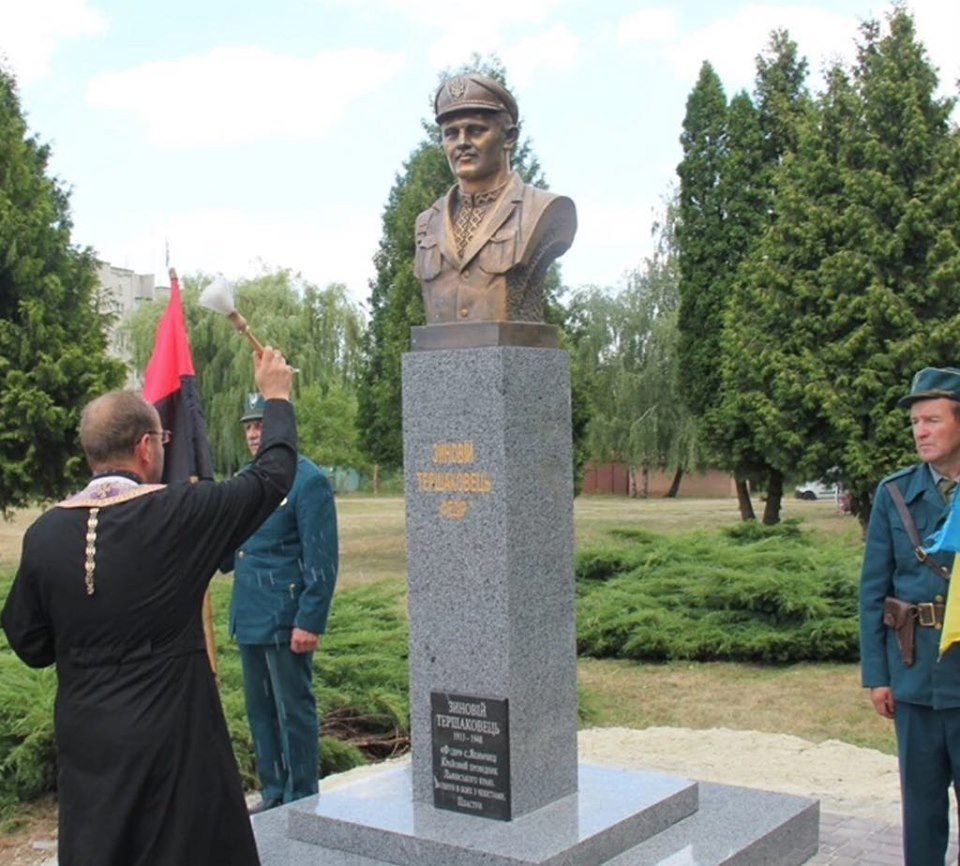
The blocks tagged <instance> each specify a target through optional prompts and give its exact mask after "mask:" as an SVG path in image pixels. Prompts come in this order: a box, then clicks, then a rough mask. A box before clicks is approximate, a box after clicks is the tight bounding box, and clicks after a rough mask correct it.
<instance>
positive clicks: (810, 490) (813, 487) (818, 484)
mask: <svg viewBox="0 0 960 866" xmlns="http://www.w3.org/2000/svg"><path fill="white" fill-rule="evenodd" d="M839 492H840V491H839V488H838V486H837V485H836V484H824V483H823V482H822V481H804V482H803V484H798V485H797V486H796V488H795V489H794V491H793V495H794V496H796V497H797V499H809V500H810V501H813V500H814V499H833V500H834V501H837V500H838V496H839Z"/></svg>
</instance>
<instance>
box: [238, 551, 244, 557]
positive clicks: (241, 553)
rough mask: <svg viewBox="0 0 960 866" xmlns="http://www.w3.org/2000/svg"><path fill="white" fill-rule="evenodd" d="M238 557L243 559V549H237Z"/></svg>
mask: <svg viewBox="0 0 960 866" xmlns="http://www.w3.org/2000/svg"><path fill="white" fill-rule="evenodd" d="M237 559H243V551H242V550H238V551H237Z"/></svg>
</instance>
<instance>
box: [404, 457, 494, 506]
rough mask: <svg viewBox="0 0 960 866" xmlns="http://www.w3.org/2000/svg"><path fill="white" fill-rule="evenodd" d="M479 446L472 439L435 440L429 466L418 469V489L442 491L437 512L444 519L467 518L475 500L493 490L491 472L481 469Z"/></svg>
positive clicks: (421, 491) (427, 491) (434, 492)
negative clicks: (478, 455)
mask: <svg viewBox="0 0 960 866" xmlns="http://www.w3.org/2000/svg"><path fill="white" fill-rule="evenodd" d="M476 460H477V455H476V448H475V447H474V444H473V442H472V441H470V440H466V441H463V442H435V443H433V447H432V448H431V451H430V461H431V464H432V465H431V466H430V468H429V469H427V468H425V469H423V470H419V469H418V470H417V472H416V479H417V484H416V488H415V489H416V492H417V493H419V494H428V495H434V494H439V500H438V505H437V514H438V515H439V516H440V517H441V518H443V519H444V520H463V519H464V518H465V517H466V516H467V515H468V514H469V513H470V508H471V503H472V501H473V500H474V499H475V498H476V497H478V496H486V495H487V494H489V493H490V492H491V491H492V490H493V479H491V477H490V474H489V473H487V472H485V471H483V470H480V469H477V468H476V466H475V463H476Z"/></svg>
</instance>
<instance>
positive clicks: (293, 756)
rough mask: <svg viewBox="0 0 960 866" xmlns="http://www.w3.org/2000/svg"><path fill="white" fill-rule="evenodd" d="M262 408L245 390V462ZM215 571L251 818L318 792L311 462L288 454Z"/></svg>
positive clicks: (333, 529)
mask: <svg viewBox="0 0 960 866" xmlns="http://www.w3.org/2000/svg"><path fill="white" fill-rule="evenodd" d="M264 409H265V402H264V400H263V397H262V396H260V395H259V394H250V395H249V396H248V397H247V403H246V406H245V410H244V413H243V416H242V417H241V419H240V420H241V421H242V423H243V428H244V435H245V437H246V440H247V446H248V448H249V449H250V453H251V454H252V455H254V457H256V455H257V454H258V452H259V450H260V447H261V437H262V434H263V413H264ZM251 465H252V464H251ZM246 471H247V470H246V469H244V470H243V471H242V472H241V473H240V475H241V476H242V475H243V474H244V472H246ZM222 568H223V570H224V571H229V570H230V569H231V568H232V569H233V571H234V576H233V598H232V600H231V604H230V633H231V634H232V635H233V636H234V637H235V638H236V640H237V643H238V644H239V646H240V662H241V665H242V667H243V689H244V697H245V699H246V706H247V718H248V720H249V722H250V733H251V734H252V736H253V744H254V748H255V749H256V753H257V774H258V775H259V777H260V786H261V793H262V799H261V802H260V803H259V804H258V805H257V806H254V807H253V809H252V810H251V811H253V812H260V811H264V810H266V809H272V808H274V807H275V806H279V805H281V804H283V803H289V802H291V801H293V800H299V799H300V798H301V797H308V796H309V795H310V794H315V793H317V788H318V778H319V771H318V767H317V764H318V742H319V725H318V720H317V702H316V699H315V697H314V694H313V653H314V651H315V650H316V649H317V647H318V646H319V643H320V638H321V636H322V635H323V633H324V631H325V630H326V627H327V617H328V615H329V613H330V603H331V600H332V599H333V589H334V586H335V585H336V582H337V568H338V544H337V511H336V505H335V504H334V499H333V489H332V487H331V486H330V482H329V481H328V480H327V477H326V475H324V474H323V472H322V471H321V470H320V469H319V468H318V467H317V466H316V465H315V464H314V463H313V462H311V461H310V460H308V459H307V458H306V457H304V456H303V455H302V454H301V455H299V456H298V458H297V477H296V479H295V480H294V482H293V487H292V488H291V489H290V493H289V494H288V495H287V497H286V498H285V499H284V500H283V501H282V502H281V503H280V506H279V507H278V508H277V510H276V511H275V512H274V513H273V514H272V515H271V516H270V519H269V520H267V521H266V522H265V523H264V524H263V526H261V527H260V528H259V529H258V530H257V531H256V532H255V533H254V534H253V535H251V536H250V538H248V539H246V541H244V543H243V544H242V545H241V546H240V548H239V550H237V552H236V555H235V556H234V557H233V558H232V559H231V560H229V561H227V562H225V563H224V564H223V566H222Z"/></svg>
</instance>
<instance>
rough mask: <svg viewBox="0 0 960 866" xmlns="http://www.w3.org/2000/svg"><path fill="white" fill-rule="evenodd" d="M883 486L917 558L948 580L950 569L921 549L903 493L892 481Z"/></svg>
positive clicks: (918, 536) (914, 524) (915, 526)
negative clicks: (898, 515)
mask: <svg viewBox="0 0 960 866" xmlns="http://www.w3.org/2000/svg"><path fill="white" fill-rule="evenodd" d="M884 487H886V488H887V492H888V493H889V494H890V498H891V499H892V500H893V504H894V505H895V506H896V507H897V511H898V512H899V513H900V520H902V521H903V528H904V529H906V530H907V536H908V537H909V538H910V543H911V544H912V545H913V552H914V553H915V554H916V556H917V559H918V560H919V561H920V562H922V563H923V564H924V565H925V566H927V568H932V569H933V570H934V571H935V572H936V573H937V574H938V575H940V577H942V578H943V579H944V580H949V579H950V569H948V568H947V567H946V566H945V565H941V564H940V563H939V562H937V561H936V560H934V559H931V558H930V557H929V556H927V553H926V551H925V550H924V549H923V544H922V543H921V542H920V533H919V532H917V524H916V523H914V522H913V517H912V516H911V514H910V509H908V508H907V503H906V502H904V500H903V494H902V493H901V492H900V488H899V487H897V485H896V483H895V482H893V481H888V482H887V483H886V484H885V485H884Z"/></svg>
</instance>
